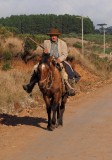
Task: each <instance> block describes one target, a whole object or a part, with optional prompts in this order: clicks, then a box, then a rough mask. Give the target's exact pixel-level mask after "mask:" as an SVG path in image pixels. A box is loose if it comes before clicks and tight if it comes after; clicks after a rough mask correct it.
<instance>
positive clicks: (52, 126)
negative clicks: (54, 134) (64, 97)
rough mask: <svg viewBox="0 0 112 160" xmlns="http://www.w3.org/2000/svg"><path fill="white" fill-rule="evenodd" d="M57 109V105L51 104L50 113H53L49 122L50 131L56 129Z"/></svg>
mask: <svg viewBox="0 0 112 160" xmlns="http://www.w3.org/2000/svg"><path fill="white" fill-rule="evenodd" d="M58 107H59V104H58V103H53V104H52V106H51V108H52V112H53V115H52V120H51V128H52V129H55V127H56V120H57V118H56V113H57V109H58Z"/></svg>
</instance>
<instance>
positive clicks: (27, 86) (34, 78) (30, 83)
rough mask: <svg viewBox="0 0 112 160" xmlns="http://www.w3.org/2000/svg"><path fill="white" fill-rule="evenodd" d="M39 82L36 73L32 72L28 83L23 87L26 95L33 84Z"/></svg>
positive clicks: (30, 90)
mask: <svg viewBox="0 0 112 160" xmlns="http://www.w3.org/2000/svg"><path fill="white" fill-rule="evenodd" d="M38 81H39V75H38V73H37V72H35V71H34V72H33V74H32V76H31V79H30V82H29V83H28V84H26V85H23V89H24V90H25V91H26V92H27V93H31V92H32V90H33V88H34V86H35V84H36V83H37V82H38Z"/></svg>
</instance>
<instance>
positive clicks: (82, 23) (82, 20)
mask: <svg viewBox="0 0 112 160" xmlns="http://www.w3.org/2000/svg"><path fill="white" fill-rule="evenodd" d="M76 18H80V19H81V25H82V27H81V28H82V54H84V18H88V17H83V16H77V17H76Z"/></svg>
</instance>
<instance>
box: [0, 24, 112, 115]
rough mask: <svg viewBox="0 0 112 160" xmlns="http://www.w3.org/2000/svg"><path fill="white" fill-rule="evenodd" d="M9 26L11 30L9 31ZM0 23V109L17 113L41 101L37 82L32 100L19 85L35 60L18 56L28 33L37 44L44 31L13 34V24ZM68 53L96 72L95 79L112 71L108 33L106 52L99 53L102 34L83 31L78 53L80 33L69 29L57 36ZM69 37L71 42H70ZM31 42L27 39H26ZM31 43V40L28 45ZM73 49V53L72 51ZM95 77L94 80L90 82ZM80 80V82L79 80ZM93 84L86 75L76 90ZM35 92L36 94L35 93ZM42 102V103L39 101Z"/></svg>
mask: <svg viewBox="0 0 112 160" xmlns="http://www.w3.org/2000/svg"><path fill="white" fill-rule="evenodd" d="M12 30H13V31H12ZM12 30H11V28H6V27H3V26H2V27H0V113H8V114H12V113H13V114H18V113H19V112H21V111H22V110H23V109H24V108H29V107H33V108H35V107H37V106H39V103H42V102H43V100H42V97H41V93H40V92H39V89H38V86H36V87H35V89H34V92H33V95H34V97H35V102H34V101H32V99H31V98H30V97H29V96H28V95H27V94H26V93H25V91H24V90H23V88H22V85H23V84H25V83H27V82H28V81H29V79H30V75H31V72H32V68H33V65H34V63H35V62H32V61H30V62H28V64H25V63H24V62H23V61H22V59H21V54H22V53H23V52H24V49H23V47H24V43H25V41H26V38H27V36H31V37H32V38H33V39H34V40H35V41H36V42H37V43H38V44H42V43H43V41H44V39H47V38H48V37H47V36H46V35H42V34H39V35H33V36H32V35H30V34H17V33H16V30H15V29H14V28H13V29H12ZM61 38H63V39H64V40H65V41H66V42H67V44H68V46H69V48H70V49H71V50H70V53H69V54H72V55H73V56H75V58H76V63H77V64H78V65H79V66H81V67H82V68H83V70H87V71H88V72H87V73H89V72H90V73H92V74H93V75H95V76H98V79H101V78H103V79H106V78H109V77H110V76H111V74H112V57H110V55H111V52H112V35H106V55H108V56H105V57H103V56H102V57H101V55H103V35H100V34H86V35H84V53H83V54H82V53H81V51H82V44H81V34H76V33H70V34H64V35H62V36H61ZM70 40H72V43H71V42H70ZM30 43H31V42H30ZM32 46H33V44H31V47H32ZM76 51H77V53H76ZM81 72H82V70H81ZM80 74H82V79H83V73H80ZM95 82H96V81H95V80H94V83H95ZM82 83H83V84H82ZM91 84H93V80H91V79H89V80H88V79H87V81H84V80H83V81H82V82H81V83H80V85H81V89H80V91H84V90H85V88H86V86H87V87H88V86H90V85H91ZM37 92H38V96H37V94H36V93H37ZM42 105H43V104H42Z"/></svg>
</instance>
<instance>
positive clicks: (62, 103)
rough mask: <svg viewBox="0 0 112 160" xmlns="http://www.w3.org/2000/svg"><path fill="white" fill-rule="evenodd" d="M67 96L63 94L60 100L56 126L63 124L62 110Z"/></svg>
mask: <svg viewBox="0 0 112 160" xmlns="http://www.w3.org/2000/svg"><path fill="white" fill-rule="evenodd" d="M67 98H68V96H67V95H64V96H63V97H62V101H61V105H60V116H59V119H58V126H63V114H64V111H65V104H66V102H67Z"/></svg>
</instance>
